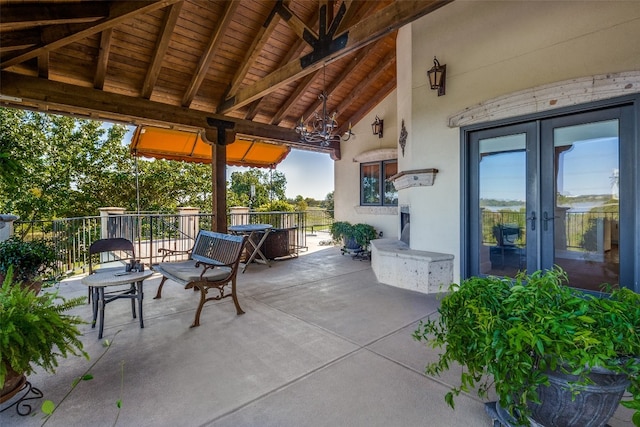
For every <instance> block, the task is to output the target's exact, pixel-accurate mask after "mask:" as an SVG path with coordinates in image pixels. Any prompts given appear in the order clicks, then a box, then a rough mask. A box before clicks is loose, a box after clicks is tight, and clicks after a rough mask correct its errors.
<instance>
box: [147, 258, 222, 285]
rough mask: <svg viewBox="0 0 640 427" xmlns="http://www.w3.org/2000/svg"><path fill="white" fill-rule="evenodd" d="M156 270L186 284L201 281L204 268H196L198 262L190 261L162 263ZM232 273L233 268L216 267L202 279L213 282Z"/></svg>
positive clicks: (208, 271) (209, 270)
mask: <svg viewBox="0 0 640 427" xmlns="http://www.w3.org/2000/svg"><path fill="white" fill-rule="evenodd" d="M156 268H157V269H158V270H160V271H164V272H166V273H167V275H170V276H174V277H176V278H177V279H180V280H182V281H184V282H193V281H197V280H200V274H201V273H202V269H203V268H204V267H202V266H200V267H196V262H195V261H193V260H190V261H182V262H162V263H160V264H158V266H157V267H156ZM230 272H231V268H229V267H215V268H210V269H208V270H207V271H206V273H205V274H204V275H203V276H202V277H203V278H204V279H206V280H211V281H215V280H221V279H224V278H225V277H226V276H228V275H229V273H230Z"/></svg>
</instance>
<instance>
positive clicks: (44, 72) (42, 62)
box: [38, 52, 49, 79]
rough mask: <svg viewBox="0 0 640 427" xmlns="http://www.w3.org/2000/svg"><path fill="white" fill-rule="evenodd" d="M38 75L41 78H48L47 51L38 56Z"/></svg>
mask: <svg viewBox="0 0 640 427" xmlns="http://www.w3.org/2000/svg"><path fill="white" fill-rule="evenodd" d="M38 77H40V78H41V79H48V78H49V52H45V53H42V54H40V55H39V56H38Z"/></svg>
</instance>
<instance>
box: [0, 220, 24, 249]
mask: <svg viewBox="0 0 640 427" xmlns="http://www.w3.org/2000/svg"><path fill="white" fill-rule="evenodd" d="M18 219H20V217H18V216H16V215H11V214H0V242H4V241H5V240H7V239H8V238H9V237H11V236H12V235H13V222H14V221H17V220H18Z"/></svg>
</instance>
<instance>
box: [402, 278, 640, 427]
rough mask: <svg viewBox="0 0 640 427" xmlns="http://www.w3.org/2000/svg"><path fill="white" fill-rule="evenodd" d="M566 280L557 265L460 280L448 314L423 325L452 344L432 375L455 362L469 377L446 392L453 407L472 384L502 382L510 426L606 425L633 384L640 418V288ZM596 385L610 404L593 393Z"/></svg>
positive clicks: (420, 335)
mask: <svg viewBox="0 0 640 427" xmlns="http://www.w3.org/2000/svg"><path fill="white" fill-rule="evenodd" d="M566 282H567V276H566V273H564V271H562V270H561V269H560V268H559V267H555V268H554V269H552V270H547V271H536V272H535V273H532V274H530V275H526V274H525V273H520V274H519V275H518V276H517V277H516V279H515V280H511V279H508V278H499V277H491V276H489V277H471V278H469V279H466V280H464V281H462V282H461V283H460V284H459V285H457V284H453V285H452V286H451V288H450V291H451V292H450V293H449V294H447V295H446V296H445V297H444V298H443V299H442V302H441V305H440V308H439V309H438V312H439V317H438V318H433V319H430V320H427V321H424V322H421V323H420V325H419V327H418V329H417V330H416V331H415V332H414V338H415V339H417V340H419V341H425V342H427V345H429V346H431V347H434V348H444V352H443V353H441V354H440V355H439V358H438V360H437V361H436V362H433V363H430V364H429V365H427V367H426V373H427V374H430V375H437V374H439V373H441V372H443V371H445V370H447V369H448V368H449V366H451V365H452V364H453V363H454V362H457V363H459V364H461V365H462V366H463V370H462V373H461V376H460V384H459V385H458V386H455V387H453V388H452V389H451V390H450V391H449V392H448V393H447V394H446V395H445V401H446V402H447V403H448V404H449V405H450V406H452V407H453V404H454V401H453V400H454V397H455V396H457V395H458V394H460V392H462V391H469V390H471V389H473V388H476V392H477V394H478V395H479V396H480V397H486V396H487V391H488V390H489V388H490V387H491V386H492V385H495V391H496V393H497V395H498V396H499V401H498V402H497V405H496V406H497V415H498V418H499V420H500V421H503V424H505V425H529V424H530V423H531V421H534V422H536V423H540V424H541V425H544V426H547V427H550V426H556V425H563V426H581V427H582V426H592V425H605V424H606V422H607V420H608V419H609V418H610V417H611V416H612V415H613V413H614V412H615V410H616V408H617V407H618V404H619V403H620V401H621V397H622V394H623V393H624V391H625V389H626V390H627V391H628V392H629V393H630V395H631V396H632V397H631V400H629V401H623V402H621V404H623V405H624V406H627V407H630V408H632V409H635V410H636V412H635V413H634V415H633V420H634V424H635V425H640V413H639V412H638V410H639V409H640V363H639V362H638V359H637V356H638V355H640V295H638V294H636V293H634V292H632V291H631V290H629V289H625V288H620V289H615V290H613V291H612V292H611V294H610V295H602V297H601V298H599V297H597V296H594V295H590V294H585V293H582V292H580V291H578V290H576V289H572V288H569V287H568V286H566V285H564V284H565V283H566ZM592 391H593V392H596V393H599V394H598V395H597V399H598V402H601V403H602V405H599V404H598V405H595V404H594V403H593V400H591V401H589V399H590V398H589V397H586V396H587V393H591V392H592ZM547 392H553V393H554V394H553V395H552V396H548V395H546V394H545V393H547ZM610 392H611V394H610ZM604 403H608V404H609V405H608V406H606V405H605V404H604ZM581 407H584V408H581ZM559 408H561V409H559ZM574 409H575V410H581V409H587V410H590V411H591V412H590V413H587V414H586V415H585V417H586V418H582V419H581V418H577V416H575V415H573V414H570V413H569V411H571V410H574ZM594 411H597V413H596V412H594ZM488 412H490V411H489V410H488ZM572 418H573V420H574V421H569V420H571V419H572Z"/></svg>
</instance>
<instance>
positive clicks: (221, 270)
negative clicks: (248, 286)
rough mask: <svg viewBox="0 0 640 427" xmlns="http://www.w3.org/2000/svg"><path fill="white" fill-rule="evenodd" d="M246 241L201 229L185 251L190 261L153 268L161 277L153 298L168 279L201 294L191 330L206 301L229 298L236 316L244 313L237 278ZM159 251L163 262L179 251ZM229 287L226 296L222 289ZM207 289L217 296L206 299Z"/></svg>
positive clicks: (244, 237)
mask: <svg viewBox="0 0 640 427" xmlns="http://www.w3.org/2000/svg"><path fill="white" fill-rule="evenodd" d="M246 239H247V238H246V236H232V235H229V234H222V233H216V232H213V231H205V230H200V231H199V232H198V236H197V237H196V241H195V244H194V245H193V248H191V249H190V250H189V251H187V252H189V260H187V261H176V262H161V263H159V264H155V265H153V266H152V268H153V269H154V270H155V271H157V272H158V273H160V274H162V276H163V277H162V281H161V282H160V286H159V287H158V292H157V294H156V296H155V298H154V299H158V298H161V297H162V287H163V285H164V282H165V281H166V280H167V279H170V280H173V281H174V282H176V283H179V284H181V285H183V286H184V287H185V289H191V288H193V290H194V291H195V290H199V291H200V303H199V304H198V309H197V310H196V316H195V319H194V321H193V324H192V325H191V327H192V328H193V327H195V326H200V313H201V312H202V307H203V306H204V304H205V303H206V302H207V301H211V300H221V299H222V298H226V297H229V296H230V297H231V298H232V299H233V303H234V304H235V306H236V312H237V314H238V315H240V314H244V311H242V308H240V304H239V303H238V296H237V294H236V275H237V273H238V265H239V263H240V256H241V255H242V249H243V248H244V245H245V242H246ZM160 252H161V253H164V256H163V258H162V259H163V261H164V259H165V258H166V257H167V256H168V255H171V254H172V253H174V252H180V251H172V250H170V249H161V250H160ZM182 253H184V251H182ZM229 284H231V293H228V288H227V291H226V293H225V287H226V286H227V285H229ZM210 288H216V289H217V290H218V292H217V294H216V295H213V296H207V292H208V291H209V289H210Z"/></svg>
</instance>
